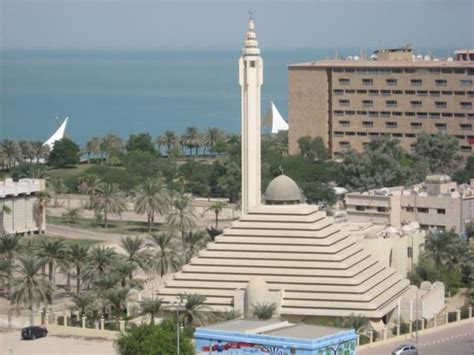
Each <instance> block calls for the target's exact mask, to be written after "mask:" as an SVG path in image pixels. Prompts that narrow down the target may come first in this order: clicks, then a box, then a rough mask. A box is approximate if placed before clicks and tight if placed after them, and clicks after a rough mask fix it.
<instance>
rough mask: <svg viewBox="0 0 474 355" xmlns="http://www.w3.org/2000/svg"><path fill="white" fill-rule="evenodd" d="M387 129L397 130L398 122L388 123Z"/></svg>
mask: <svg viewBox="0 0 474 355" xmlns="http://www.w3.org/2000/svg"><path fill="white" fill-rule="evenodd" d="M385 127H387V128H397V122H386V123H385Z"/></svg>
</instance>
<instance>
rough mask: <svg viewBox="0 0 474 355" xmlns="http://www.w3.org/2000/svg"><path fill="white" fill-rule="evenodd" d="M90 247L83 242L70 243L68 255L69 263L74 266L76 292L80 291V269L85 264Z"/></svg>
mask: <svg viewBox="0 0 474 355" xmlns="http://www.w3.org/2000/svg"><path fill="white" fill-rule="evenodd" d="M89 251H90V247H89V246H88V245H85V244H79V243H70V244H69V250H68V255H69V258H70V261H71V263H72V264H73V265H74V267H75V268H76V292H77V293H79V292H80V291H81V278H82V269H83V268H84V265H85V264H86V262H87V260H88V256H89Z"/></svg>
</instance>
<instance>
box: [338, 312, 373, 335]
mask: <svg viewBox="0 0 474 355" xmlns="http://www.w3.org/2000/svg"><path fill="white" fill-rule="evenodd" d="M368 323H369V320H368V319H367V318H365V317H363V316H362V315H360V314H359V315H357V316H356V315H355V314H351V316H350V317H337V318H335V319H334V321H333V322H332V325H333V326H334V327H337V328H346V329H354V330H355V331H356V332H357V333H360V332H362V331H363V330H364V329H365V327H366V326H367V324H368Z"/></svg>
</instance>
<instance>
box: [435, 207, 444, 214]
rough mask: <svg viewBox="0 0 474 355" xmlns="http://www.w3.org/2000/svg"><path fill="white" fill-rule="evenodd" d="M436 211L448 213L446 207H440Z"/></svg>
mask: <svg viewBox="0 0 474 355" xmlns="http://www.w3.org/2000/svg"><path fill="white" fill-rule="evenodd" d="M436 211H437V212H438V214H446V210H445V209H444V208H438V209H437V210H436Z"/></svg>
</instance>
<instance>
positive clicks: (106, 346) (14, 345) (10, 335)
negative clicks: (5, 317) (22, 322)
mask: <svg viewBox="0 0 474 355" xmlns="http://www.w3.org/2000/svg"><path fill="white" fill-rule="evenodd" d="M0 354H2V355H36V354H61V355H70V354H88V355H113V354H116V352H115V351H114V348H113V343H112V342H111V341H106V340H84V339H81V338H71V337H68V338H66V337H64V338H63V337H55V336H48V337H46V338H40V339H36V340H20V331H19V330H15V331H7V332H0Z"/></svg>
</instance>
